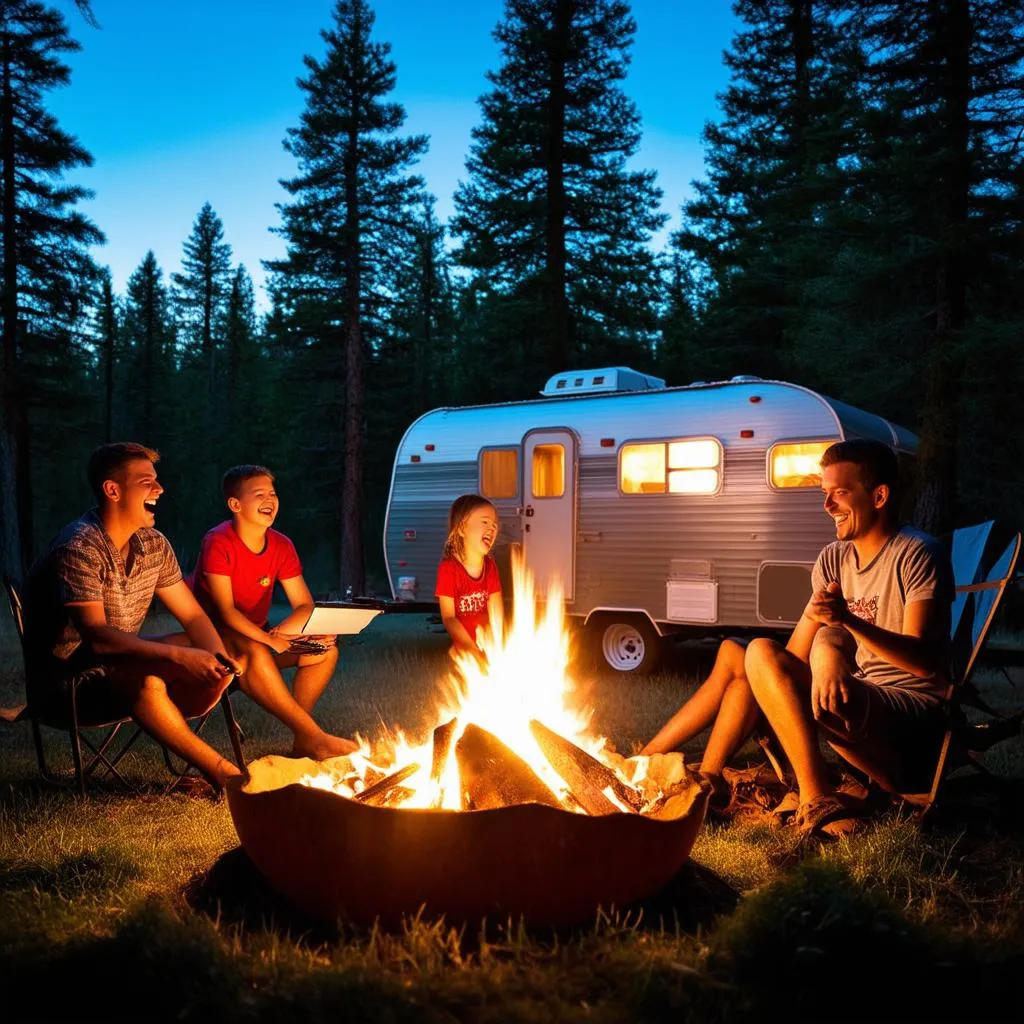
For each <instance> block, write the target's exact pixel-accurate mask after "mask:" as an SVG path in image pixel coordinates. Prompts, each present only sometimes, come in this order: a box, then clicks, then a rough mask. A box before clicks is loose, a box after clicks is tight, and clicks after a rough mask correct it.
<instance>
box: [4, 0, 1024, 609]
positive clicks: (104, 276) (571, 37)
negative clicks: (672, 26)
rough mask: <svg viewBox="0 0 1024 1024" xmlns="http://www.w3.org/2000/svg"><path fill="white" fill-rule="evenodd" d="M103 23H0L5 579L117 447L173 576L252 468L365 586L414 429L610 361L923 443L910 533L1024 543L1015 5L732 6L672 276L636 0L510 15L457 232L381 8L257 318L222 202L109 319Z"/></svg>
mask: <svg viewBox="0 0 1024 1024" xmlns="http://www.w3.org/2000/svg"><path fill="white" fill-rule="evenodd" d="M99 6H100V0H93V4H92V5H90V4H89V3H88V2H86V0H79V2H76V4H74V5H70V4H64V5H62V6H59V5H54V6H51V5H47V4H44V3H40V2H36V0H0V218H2V223H0V264H2V270H0V272H2V280H0V300H2V303H0V306H2V321H3V324H2V344H3V358H2V362H0V375H2V376H0V389H2V392H3V418H2V423H0V564H2V566H3V567H4V569H5V570H6V571H8V572H11V573H12V574H13V575H15V576H19V575H20V574H21V573H22V572H23V571H24V569H25V567H26V566H27V565H28V564H30V563H31V561H32V560H33V559H34V558H35V557H36V556H37V555H38V554H39V553H40V552H41V550H42V549H43V548H44V546H45V544H46V542H47V540H48V538H49V537H50V535H51V534H52V533H53V532H54V531H55V530H57V529H58V528H59V527H61V526H62V525H63V524H64V523H65V522H67V521H69V520H71V519H72V518H74V517H75V516H77V515H79V514H81V513H82V512H83V511H85V509H86V508H87V507H88V502H89V495H88V490H87V487H86V485H85V481H84V464H85V460H86V457H87V455H88V452H89V451H90V450H91V448H92V447H93V446H95V445H96V444H100V443H102V442H104V441H107V440H127V439H131V440H138V441H141V442H143V443H145V444H147V445H150V446H153V447H156V448H158V449H160V450H161V451H162V452H163V453H164V456H165V457H164V461H163V462H162V463H161V466H160V476H161V480H162V482H163V483H164V485H165V486H166V488H167V495H166V498H165V499H164V500H163V501H162V502H161V507H160V508H161V511H160V521H159V526H160V529H161V530H162V531H163V532H164V533H166V534H167V535H168V537H169V538H170V539H171V541H172V543H173V544H174V546H175V548H176V550H177V552H178V555H179V558H180V560H181V561H182V564H183V566H186V567H188V566H190V565H191V564H192V561H193V559H194V557H195V554H196V552H197V549H198V545H199V541H200V539H201V537H202V535H203V533H204V532H205V530H206V529H208V528H209V527H210V526H212V525H213V524H214V523H215V522H217V521H218V520H219V518H222V514H223V505H222V501H221V499H220V494H219V480H220V475H221V473H222V472H223V470H224V469H225V468H226V467H227V466H229V465H232V464H234V463H238V462H260V463H264V464H266V465H269V466H271V467H273V469H274V471H275V472H276V474H277V481H278V488H279V492H280V494H281V495H282V517H281V522H282V528H284V529H285V531H286V532H287V533H288V534H289V535H290V536H291V537H292V538H293V539H294V540H295V541H296V544H297V547H298V549H299V551H300V552H301V553H302V554H303V560H304V563H305V566H306V575H307V578H308V579H309V580H310V581H311V583H312V584H313V585H314V586H315V587H316V588H317V589H319V590H324V591H326V590H329V591H344V590H346V589H347V588H349V587H351V588H352V589H353V592H355V593H357V594H358V593H365V592H368V591H373V590H374V589H376V592H377V593H378V594H379V593H381V592H382V590H383V588H384V586H385V584H384V582H383V576H382V556H381V550H380V549H381V544H380V539H379V538H380V536H381V530H382V526H383V515H384V503H385V501H386V498H387V493H388V486H389V482H390V476H391V468H392V461H393V458H394V452H395V448H396V445H397V443H398V440H399V438H400V437H401V435H402V433H403V432H404V430H405V429H406V427H407V426H408V425H409V424H410V423H411V422H412V421H413V419H415V418H416V417H417V416H418V415H420V414H421V413H423V412H425V411H426V410H428V409H431V408H435V407H437V406H442V405H463V404H471V403H480V402H491V401H505V400H514V399H524V398H528V397H531V396H533V395H535V394H536V393H537V391H538V390H539V389H540V387H541V386H542V385H543V383H544V381H545V380H546V379H547V377H548V376H550V375H551V374H553V373H555V372H558V371H561V370H566V369H570V368H591V367H601V366H615V365H624V366H630V367H633V368H634V369H637V370H640V371H643V372H646V373H653V374H656V375H657V376H660V377H664V378H665V379H666V380H667V381H668V383H669V384H673V385H674V384H685V383H688V382H691V381H696V380H719V379H724V378H728V377H731V376H733V375H734V374H757V375H760V376H763V377H770V378H774V379H781V380H787V381H792V382H795V383H799V384H803V385H806V386H808V387H811V388H815V389H818V390H821V391H822V392H824V393H825V394H828V395H831V396H833V397H836V398H839V399H841V400H843V401H846V402H849V403H851V404H854V405H857V406H861V407H863V408H866V409H869V410H871V411H873V412H877V413H879V414H881V415H883V416H886V417H889V418H891V419H893V420H895V421H896V422H898V423H901V424H904V425H906V426H908V427H910V428H911V429H913V430H915V431H916V432H917V433H918V434H919V436H920V448H919V451H918V456H917V458H916V460H915V467H914V469H915V472H914V480H913V485H912V489H911V492H910V496H909V501H908V504H907V512H908V515H909V516H910V517H911V518H912V519H913V520H914V521H915V522H916V523H917V524H918V525H920V526H922V527H924V528H926V529H930V530H931V531H933V532H936V533H942V532H945V531H948V530H949V529H951V528H952V527H954V526H956V525H959V524H962V523H965V522H968V521H974V520H977V519H979V518H988V517H992V516H1001V517H1005V518H1009V519H1010V520H1012V521H1019V518H1020V510H1021V508H1022V507H1024V473H1022V472H1021V468H1020V453H1021V452H1022V451H1024V426H1022V420H1021V419H1020V418H1019V417H1018V415H1017V412H1018V410H1017V404H1016V403H1017V398H1018V396H1017V395H1016V393H1015V391H1014V388H1015V387H1016V386H1018V385H1019V384H1020V383H1021V381H1022V380H1024V373H1022V369H1024V345H1022V344H1021V338H1022V336H1024V302H1022V298H1021V297H1022V295H1024V150H1022V145H1024V115H1022V112H1024V16H1022V8H1021V3H1020V0H737V2H736V3H735V5H734V7H735V11H736V14H737V16H738V18H739V20H740V27H739V30H738V32H737V34H736V35H735V36H734V38H733V40H732V42H731V45H730V47H729V49H728V51H727V53H726V55H725V60H726V64H727V67H728V70H729V76H730V77H729V84H728V86H727V88H726V89H725V91H724V92H723V93H722V94H721V96H720V97H719V106H718V114H717V116H716V118H715V119H714V120H713V121H712V122H710V123H708V124H707V126H706V129H705V132H704V138H703V142H704V148H705V166H706V173H705V176H704V177H703V178H702V179H701V180H699V181H696V182H695V183H694V194H693V198H692V199H690V200H688V201H687V202H686V203H685V204H684V205H683V207H682V209H681V210H680V211H679V227H678V228H677V229H676V230H674V231H672V232H671V233H670V235H669V236H668V242H667V243H666V244H665V245H664V247H663V248H661V249H660V250H659V249H658V248H656V247H655V245H654V243H653V239H654V238H655V236H656V235H657V234H658V232H659V231H660V230H661V229H662V228H663V226H664V224H665V222H666V219H667V215H666V214H664V213H662V212H660V205H659V202H660V199H661V192H660V190H659V187H658V169H657V168H650V169H637V168H636V167H635V166H634V161H633V157H634V155H635V154H636V152H637V149H638V146H639V143H640V140H641V138H642V132H643V124H642V122H641V118H640V115H639V112H638V110H637V108H636V106H635V104H634V102H633V101H632V100H631V98H630V92H629V67H630V54H631V45H632V41H633V38H634V36H635V32H636V21H635V16H634V11H633V10H632V9H631V6H630V4H628V3H626V2H625V0H505V4H504V10H503V13H502V16H501V19H500V21H499V23H498V24H497V25H496V26H495V28H494V36H495V39H496V40H497V42H498V43H499V46H500V55H501V59H500V63H499V66H497V67H494V68H492V69H491V70H490V71H489V72H488V75H487V81H486V83H483V89H482V92H483V94H482V96H481V98H480V101H479V118H478V122H477V124H476V126H475V128H474V130H473V133H472V143H471V146H470V150H469V152H468V153H466V154H465V173H464V175H463V180H462V183H461V184H460V185H459V187H458V190H457V191H456V193H455V195H454V197H453V201H454V209H455V214H454V216H453V217H452V218H451V219H450V221H449V222H447V223H442V222H441V221H440V220H439V218H438V216H437V215H436V212H435V204H436V199H435V197H433V196H432V195H430V194H429V192H428V191H427V188H426V185H425V182H424V180H423V179H422V177H421V176H420V175H419V174H418V173H417V163H418V161H419V160H420V159H421V157H422V156H423V154H424V153H426V152H427V150H428V147H429V146H430V139H429V138H428V137H427V136H425V135H412V134H409V133H408V132H407V131H406V130H404V123H405V111H404V110H403V108H402V106H401V105H400V104H398V103H396V102H395V101H394V99H393V93H394V89H395V80H396V73H397V70H398V69H397V68H396V65H395V63H394V61H393V60H392V58H391V50H390V47H389V45H388V41H387V40H386V39H381V38H378V37H377V35H376V34H375V30H374V11H373V6H372V4H371V3H369V2H368V0H338V2H337V3H336V4H335V5H334V7H333V11H332V12H331V20H330V23H329V24H327V25H325V26H324V27H323V32H322V40H320V41H319V42H320V44H322V45H320V47H319V49H318V50H317V52H318V53H321V55H320V56H318V57H315V58H314V57H311V56H305V57H304V73H303V77H302V78H301V79H300V81H299V83H298V88H299V89H300V90H301V115H300V116H299V117H298V119H297V121H296V123H295V125H294V126H293V127H291V128H290V129H289V131H288V134H287V137H286V139H285V140H284V141H283V145H284V146H285V148H286V149H287V151H288V152H289V153H290V154H291V156H292V157H293V158H294V163H295V172H294V175H293V176H292V177H291V178H289V179H288V180H287V181H285V182H284V183H283V184H284V186H285V190H286V193H287V198H286V200H285V201H284V202H282V203H281V205H280V210H279V212H280V220H279V223H277V224H275V225H272V229H273V230H274V231H275V232H276V233H278V234H279V235H280V236H281V237H282V238H283V239H284V241H285V242H286V254H285V255H284V256H283V257H281V258H279V259H276V260H268V261H267V262H266V263H265V270H266V272H267V285H266V302H265V304H264V303H262V302H258V301H257V296H256V295H255V292H254V287H253V283H252V279H251V277H250V273H249V271H248V270H247V268H246V267H244V266H242V265H240V264H236V263H235V262H234V260H233V256H232V249H231V246H230V242H229V239H230V231H231V225H230V224H224V223H222V221H221V219H220V217H219V216H218V214H217V212H216V210H215V209H214V208H213V206H212V205H211V204H210V203H206V204H204V205H203V206H202V208H201V209H199V210H198V211H197V212H196V215H195V219H194V222H193V223H192V224H191V225H188V224H183V225H182V238H183V245H182V253H181V262H180V267H179V268H177V269H171V270H169V269H168V268H165V267H161V266H160V265H159V264H158V262H157V260H156V258H155V256H154V255H153V253H152V251H149V252H148V253H146V255H145V257H144V258H143V259H142V261H141V262H140V263H139V265H138V267H137V268H136V270H135V271H134V273H133V274H132V275H131V278H130V280H129V281H128V283H127V287H126V289H125V291H124V293H123V294H118V293H117V292H115V290H114V287H113V283H112V280H111V275H110V272H109V270H108V269H106V268H105V267H104V266H103V265H102V262H101V260H102V247H101V243H102V241H103V225H102V224H95V223H93V222H92V221H91V220H90V219H89V217H88V216H87V214H86V213H85V212H83V208H84V206H85V201H86V200H87V199H88V198H89V193H88V190H86V189H85V188H83V187H81V186H80V185H76V184H75V178H76V171H78V170H79V169H81V168H83V167H87V166H88V165H89V164H90V163H91V161H92V157H91V155H90V152H89V148H88V147H89V140H88V139H77V138H74V137H72V136H71V135H70V134H69V133H67V132H66V131H65V130H64V129H62V127H61V126H60V124H59V123H58V122H57V119H56V118H55V117H54V116H53V114H52V113H51V112H50V110H49V108H48V100H49V98H50V97H52V95H53V94H54V90H57V89H62V88H70V89H74V87H75V86H74V82H73V81H71V76H70V70H69V68H68V65H67V64H66V62H65V61H66V58H67V55H69V54H71V53H73V52H74V51H75V50H76V49H77V48H78V47H79V45H80V43H79V41H78V39H76V35H78V36H81V35H82V34H83V33H85V32H88V31H92V30H93V29H92V27H91V24H90V23H91V21H92V20H93V18H94V16H93V7H96V8H97V12H96V13H97V14H99V13H100V12H99V10H98V8H99ZM635 6H636V9H637V10H636V13H637V15H639V14H641V13H642V4H640V3H638V4H636V5H635ZM76 8H77V10H76ZM168 16H170V17H173V12H170V13H169V14H168ZM439 31H441V29H439ZM316 43H317V41H316V40H311V43H310V46H311V49H312V48H313V47H314V45H315V44H316ZM673 74H674V70H673V68H671V67H666V68H664V70H663V75H662V77H663V80H664V84H665V85H664V87H665V88H666V89H668V90H671V89H672V87H673V86H672V80H673ZM138 246H139V250H140V252H145V251H146V247H147V241H146V238H145V227H144V226H140V228H139V237H138Z"/></svg>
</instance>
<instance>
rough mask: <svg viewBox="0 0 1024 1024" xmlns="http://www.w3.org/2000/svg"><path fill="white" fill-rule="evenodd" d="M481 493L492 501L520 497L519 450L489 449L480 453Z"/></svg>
mask: <svg viewBox="0 0 1024 1024" xmlns="http://www.w3.org/2000/svg"><path fill="white" fill-rule="evenodd" d="M480 493H481V494H482V495H483V496H484V497H485V498H490V499H491V500H494V499H496V498H516V497H518V496H519V449H518V448H489V449H487V450H485V451H482V452H481V453H480Z"/></svg>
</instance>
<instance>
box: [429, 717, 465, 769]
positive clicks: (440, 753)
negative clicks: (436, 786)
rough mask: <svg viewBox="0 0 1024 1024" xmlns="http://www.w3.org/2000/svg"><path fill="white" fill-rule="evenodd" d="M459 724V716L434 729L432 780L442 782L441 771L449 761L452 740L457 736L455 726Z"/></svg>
mask: <svg viewBox="0 0 1024 1024" xmlns="http://www.w3.org/2000/svg"><path fill="white" fill-rule="evenodd" d="M458 724H459V720H458V719H457V718H453V719H452V720H451V721H450V722H445V724H444V725H439V726H438V727H437V728H436V729H435V730H434V749H433V757H432V758H431V762H430V780H431V782H440V781H441V773H442V772H443V771H444V766H445V764H447V762H448V755H449V754H450V753H451V749H452V740H453V739H454V738H455V728H456V726H457V725H458Z"/></svg>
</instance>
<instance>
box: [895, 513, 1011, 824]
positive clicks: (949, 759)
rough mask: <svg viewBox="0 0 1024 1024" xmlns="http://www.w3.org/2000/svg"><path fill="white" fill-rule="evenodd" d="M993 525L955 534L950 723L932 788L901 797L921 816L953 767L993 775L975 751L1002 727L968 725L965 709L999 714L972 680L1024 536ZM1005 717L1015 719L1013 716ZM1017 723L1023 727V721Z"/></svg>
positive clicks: (953, 544)
mask: <svg viewBox="0 0 1024 1024" xmlns="http://www.w3.org/2000/svg"><path fill="white" fill-rule="evenodd" d="M994 526H995V524H994V523H993V522H991V521H990V522H987V523H980V524H978V525H977V526H968V527H963V528H962V529H959V530H956V531H955V532H954V533H953V538H952V547H951V558H952V562H953V578H954V582H955V583H956V597H955V599H954V601H953V607H952V620H951V625H950V637H951V641H952V653H951V674H950V680H951V681H950V684H949V686H948V688H947V690H946V702H947V709H948V722H947V727H946V730H945V733H944V735H943V737H942V743H941V745H940V747H939V756H938V761H937V763H936V765H935V771H934V773H933V775H932V784H931V788H930V789H929V790H928V791H927V792H921V793H901V794H899V796H901V797H902V799H904V800H906V801H907V802H908V803H910V804H913V805H915V806H916V807H918V808H919V810H920V814H921V815H922V816H923V815H924V814H926V813H927V812H928V810H929V809H930V808H931V806H932V804H934V803H935V799H936V797H937V795H938V792H939V786H940V785H941V783H942V780H943V778H944V777H945V776H946V775H947V774H948V773H949V772H950V771H953V770H955V769H957V768H962V767H966V766H971V767H973V768H975V769H977V770H978V771H981V772H982V773H984V774H986V775H988V774H989V773H988V771H987V770H986V768H985V767H984V765H983V764H981V762H980V761H978V760H977V758H976V757H975V756H974V752H976V751H980V750H984V749H987V746H990V745H991V744H992V742H993V739H994V738H995V737H998V736H1000V734H1001V732H1000V730H999V729H998V728H993V727H992V726H993V725H994V724H996V723H995V722H993V723H988V724H985V725H982V726H974V725H970V724H968V722H967V719H966V717H965V716H964V713H963V706H964V705H970V706H973V707H975V708H978V709H979V710H981V711H984V712H985V713H986V714H988V715H990V716H991V717H992V718H993V719H997V718H998V715H997V713H996V712H995V711H993V710H992V708H990V707H989V706H988V704H987V703H986V702H985V701H984V700H983V699H982V698H981V695H980V693H979V692H978V690H977V688H976V687H974V685H973V684H972V682H971V676H972V674H973V672H974V669H975V666H976V665H977V663H978V656H979V655H980V654H981V651H982V649H983V648H984V646H985V641H986V639H987V638H988V634H989V629H990V627H991V626H992V621H993V619H994V618H995V614H996V611H997V609H998V608H999V603H1000V601H1001V600H1002V597H1003V593H1004V591H1005V590H1006V587H1007V584H1008V583H1009V582H1010V581H1011V580H1012V579H1013V571H1014V567H1015V566H1016V564H1017V556H1018V554H1019V553H1020V545H1021V535H1020V533H1019V532H1018V533H1014V534H1012V535H1011V536H1010V538H1009V541H1008V542H1007V538H1006V535H1005V533H1004V534H1003V535H1002V537H1001V538H1000V536H999V534H998V531H997V530H995V529H994ZM1007 721H1009V722H1010V723H1011V724H1012V723H1013V721H1014V720H1012V719H1011V720H1007ZM1016 728H1018V729H1019V720H1018V724H1017V726H1016ZM1003 731H1005V730H1003Z"/></svg>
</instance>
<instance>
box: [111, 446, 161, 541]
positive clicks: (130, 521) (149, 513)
mask: <svg viewBox="0 0 1024 1024" xmlns="http://www.w3.org/2000/svg"><path fill="white" fill-rule="evenodd" d="M163 493H164V489H163V487H162V486H161V484H160V482H159V481H158V480H157V478H156V467H155V466H154V465H153V463H152V462H150V461H149V459H132V460H130V461H129V462H126V463H125V464H124V466H123V467H122V468H121V469H120V471H119V472H118V474H117V478H116V479H113V478H112V479H109V480H105V481H104V482H103V494H104V496H105V497H106V498H107V500H108V501H109V502H110V503H111V505H112V506H113V507H114V508H116V510H117V515H118V517H119V518H120V520H121V522H122V523H123V524H124V525H125V526H127V527H131V528H132V529H134V530H138V529H141V528H142V527H144V526H153V525H154V524H155V523H156V504H157V501H158V500H159V499H160V495H161V494H163Z"/></svg>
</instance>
